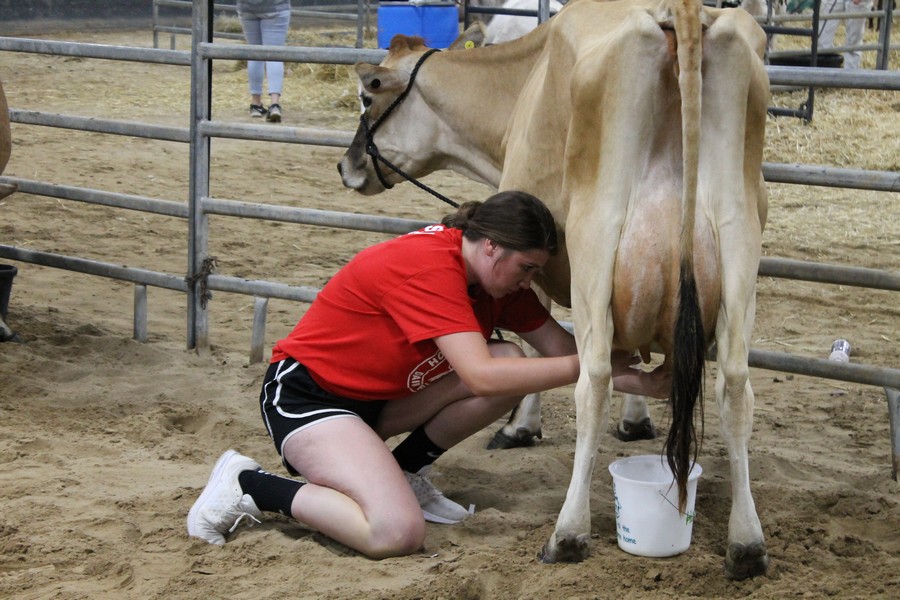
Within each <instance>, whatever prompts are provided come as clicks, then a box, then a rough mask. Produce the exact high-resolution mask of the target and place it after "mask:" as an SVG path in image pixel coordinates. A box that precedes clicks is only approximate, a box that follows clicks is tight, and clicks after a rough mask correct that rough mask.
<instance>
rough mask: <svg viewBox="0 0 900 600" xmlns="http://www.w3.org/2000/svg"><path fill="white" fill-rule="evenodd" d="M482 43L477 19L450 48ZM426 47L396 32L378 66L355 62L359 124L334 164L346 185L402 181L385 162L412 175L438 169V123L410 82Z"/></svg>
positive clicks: (359, 187)
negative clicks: (357, 81)
mask: <svg viewBox="0 0 900 600" xmlns="http://www.w3.org/2000/svg"><path fill="white" fill-rule="evenodd" d="M483 44H484V27H483V26H482V25H481V24H480V23H478V24H477V25H474V26H472V27H469V29H467V30H466V31H465V32H464V33H463V34H462V35H460V37H459V38H457V40H456V41H455V42H453V44H452V45H451V46H450V48H449V49H448V50H449V51H455V50H458V49H466V48H473V47H478V46H482V45H483ZM429 51H430V49H429V48H428V47H427V46H425V42H424V41H423V40H422V38H419V37H409V36H405V35H396V36H394V38H393V39H392V40H391V45H390V48H389V49H388V54H387V56H386V57H385V58H384V60H382V61H381V64H380V65H378V66H375V65H371V64H366V63H357V65H356V67H355V69H356V73H357V75H358V76H359V99H360V104H361V110H362V113H361V118H360V125H359V127H358V128H357V130H356V136H355V137H354V138H353V142H352V143H351V144H350V147H349V148H348V150H347V152H346V153H344V156H343V157H342V158H341V161H340V162H339V163H338V172H339V173H340V174H341V179H342V180H343V183H344V185H345V186H346V187H349V188H352V189H354V190H356V191H358V192H360V193H362V194H365V195H372V194H378V193H380V192H382V191H384V190H385V189H387V188H390V187H392V186H393V185H394V184H396V183H399V182H401V181H404V180H405V178H404V177H403V176H402V175H400V174H398V173H396V172H395V171H394V170H392V169H391V168H390V167H388V166H387V165H386V164H385V162H384V161H387V162H390V163H391V164H392V165H394V166H395V167H396V168H397V169H399V170H401V171H403V172H404V173H406V174H407V175H409V176H410V177H421V176H424V175H427V174H428V173H431V172H432V171H435V170H437V169H439V168H442V165H441V164H439V162H438V160H437V158H436V157H437V156H438V154H437V148H436V143H437V140H438V139H439V138H440V137H441V130H440V127H441V123H440V120H439V119H436V118H434V113H433V112H432V110H431V109H430V108H429V106H428V103H427V102H426V101H425V100H424V99H423V98H422V95H421V94H420V93H419V92H418V90H417V89H416V85H417V84H416V81H413V73H414V71H416V66H417V65H420V66H419V68H421V65H422V64H424V60H426V58H427V53H428V52H429ZM420 77H421V76H420ZM373 155H380V156H381V157H383V158H384V161H380V160H379V161H378V163H377V164H376V160H378V159H376V158H374V156H373Z"/></svg>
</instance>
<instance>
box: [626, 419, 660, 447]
mask: <svg viewBox="0 0 900 600" xmlns="http://www.w3.org/2000/svg"><path fill="white" fill-rule="evenodd" d="M616 437H617V438H619V439H620V440H622V441H623V442H636V441H638V440H655V439H656V427H654V426H653V422H652V421H651V420H650V417H646V418H643V419H641V420H640V421H637V422H634V421H620V422H619V426H618V427H616Z"/></svg>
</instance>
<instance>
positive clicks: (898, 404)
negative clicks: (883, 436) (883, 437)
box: [884, 387, 900, 482]
mask: <svg viewBox="0 0 900 600" xmlns="http://www.w3.org/2000/svg"><path fill="white" fill-rule="evenodd" d="M884 393H885V394H886V395H887V401H888V419H889V420H890V422H891V465H892V468H891V477H893V478H894V481H898V482H900V390H896V389H894V388H889V387H886V388H884Z"/></svg>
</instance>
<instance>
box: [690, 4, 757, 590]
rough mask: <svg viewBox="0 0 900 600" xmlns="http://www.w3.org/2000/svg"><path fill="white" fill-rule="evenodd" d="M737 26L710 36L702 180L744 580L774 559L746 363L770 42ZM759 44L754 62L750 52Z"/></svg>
mask: <svg viewBox="0 0 900 600" xmlns="http://www.w3.org/2000/svg"><path fill="white" fill-rule="evenodd" d="M740 12H741V11H735V15H739V14H740ZM737 18H745V17H738V16H735V19H737ZM734 23H735V22H734V21H732V20H731V19H728V18H720V19H718V20H717V21H716V22H715V24H714V25H713V26H712V27H711V28H710V29H709V32H708V34H707V38H706V44H707V45H706V48H705V50H704V94H703V111H704V112H703V117H704V121H703V126H702V129H703V131H702V133H701V139H702V143H701V148H703V150H702V152H703V156H701V168H702V169H703V171H704V173H703V176H702V177H701V181H705V182H707V185H708V187H707V190H706V192H707V193H708V194H709V198H710V201H711V202H712V203H713V204H714V213H715V214H716V229H717V231H718V236H717V239H718V243H719V256H720V261H721V263H720V265H721V267H720V268H721V299H720V302H721V306H720V309H719V315H718V319H717V323H716V345H717V353H718V355H717V360H718V374H717V377H716V401H717V403H718V408H719V419H720V423H721V427H722V436H723V438H724V440H725V444H726V445H727V447H728V457H729V462H730V467H731V495H732V498H731V514H730V517H729V521H728V547H727V549H726V553H725V575H726V576H727V577H729V578H731V579H738V580H740V579H746V578H748V577H754V576H757V575H763V574H765V573H766V570H767V568H768V563H769V555H768V552H767V550H766V544H765V540H764V538H763V532H762V526H761V525H760V522H759V517H758V516H757V514H756V506H755V504H754V502H753V496H752V494H751V490H750V466H749V458H748V447H749V443H750V435H751V433H752V430H753V402H754V398H753V390H752V389H751V387H750V378H749V373H750V369H749V366H748V363H747V361H748V355H749V351H750V339H751V333H752V328H753V320H754V317H755V312H756V276H757V275H756V274H757V269H758V267H759V256H760V254H761V238H762V226H763V223H762V219H763V218H764V217H763V215H764V214H765V201H766V200H765V188H764V186H763V185H762V184H761V181H760V179H761V178H760V177H759V175H757V174H758V173H759V164H760V162H761V158H762V157H761V154H762V144H763V139H762V138H763V132H764V128H765V115H766V105H767V102H768V85H767V81H766V74H765V70H764V68H763V66H762V62H761V61H760V60H759V59H758V57H759V56H761V54H762V52H763V47H764V43H765V41H764V37H762V38H761V39H759V38H758V39H756V40H751V39H749V38H748V37H746V33H745V32H746V31H748V29H747V28H744V29H741V28H738V27H734V26H733V25H734ZM750 30H752V31H755V30H753V29H750ZM757 35H759V34H757ZM754 47H755V52H756V54H757V56H753V53H754ZM726 132H727V133H726ZM723 134H724V135H723ZM748 167H749V168H748Z"/></svg>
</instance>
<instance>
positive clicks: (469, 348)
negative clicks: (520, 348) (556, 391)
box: [434, 332, 579, 396]
mask: <svg viewBox="0 0 900 600" xmlns="http://www.w3.org/2000/svg"><path fill="white" fill-rule="evenodd" d="M434 341H435V343H436V344H437V346H438V348H440V350H441V352H442V353H443V354H444V356H445V357H446V358H447V360H448V361H449V362H450V364H451V365H453V369H454V370H455V371H456V373H457V374H458V375H459V378H460V379H461V380H462V382H463V383H464V384H465V385H466V386H467V387H468V388H469V390H470V391H471V392H472V393H473V394H474V395H476V396H512V395H524V394H530V393H532V392H542V391H545V390H549V389H553V388H557V387H561V386H564V385H569V384H571V383H575V381H577V379H578V370H579V366H578V356H577V355H575V354H570V355H567V356H551V357H541V358H525V357H521V356H519V357H495V356H492V355H491V353H490V352H489V351H488V347H487V342H486V341H485V339H484V337H482V335H481V334H480V333H476V332H464V333H452V334H450V335H443V336H440V337H437V338H435V339H434ZM573 349H574V348H573Z"/></svg>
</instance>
